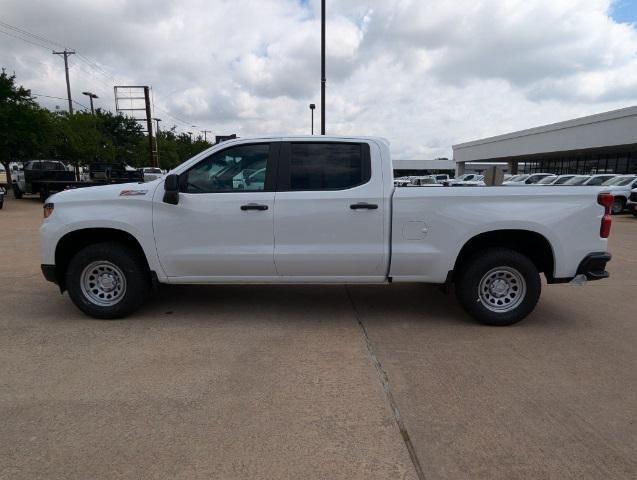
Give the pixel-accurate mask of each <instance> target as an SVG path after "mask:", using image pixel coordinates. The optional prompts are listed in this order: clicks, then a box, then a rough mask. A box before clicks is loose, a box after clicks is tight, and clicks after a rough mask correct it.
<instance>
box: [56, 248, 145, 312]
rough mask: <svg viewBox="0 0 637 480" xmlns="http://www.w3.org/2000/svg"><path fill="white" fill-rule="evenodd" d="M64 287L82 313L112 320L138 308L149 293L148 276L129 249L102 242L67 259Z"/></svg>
mask: <svg viewBox="0 0 637 480" xmlns="http://www.w3.org/2000/svg"><path fill="white" fill-rule="evenodd" d="M66 286H67V289H68V291H69V296H70V297H71V300H73V303H74V304H75V306H76V307H77V308H79V309H80V310H82V311H83V312H84V313H86V314H87V315H90V316H91V317H95V318H101V319H115V318H122V317H125V316H126V315H128V314H130V313H132V312H134V311H135V310H137V309H138V308H139V307H140V306H141V304H142V303H143V302H144V300H145V299H146V297H147V296H148V293H149V291H150V276H149V273H148V268H147V266H146V265H145V263H144V261H143V259H141V258H140V257H139V255H138V254H137V252H135V251H134V250H133V249H132V248H130V247H128V246H126V245H123V244H120V243H116V242H104V243H97V244H94V245H89V246H88V247H85V248H83V249H82V250H80V251H79V252H78V253H77V254H76V255H75V256H74V257H73V258H72V259H71V261H70V263H69V266H68V268H67V271H66Z"/></svg>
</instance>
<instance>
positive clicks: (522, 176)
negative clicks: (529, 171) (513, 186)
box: [509, 175, 531, 182]
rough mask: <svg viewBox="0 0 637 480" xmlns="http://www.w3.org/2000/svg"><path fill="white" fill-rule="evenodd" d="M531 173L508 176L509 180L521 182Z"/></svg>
mask: <svg viewBox="0 0 637 480" xmlns="http://www.w3.org/2000/svg"><path fill="white" fill-rule="evenodd" d="M530 176H531V175H517V176H515V177H513V178H509V181H510V182H523V181H524V180H526V179H527V178H529V177H530Z"/></svg>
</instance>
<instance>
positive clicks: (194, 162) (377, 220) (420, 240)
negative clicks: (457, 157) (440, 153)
mask: <svg viewBox="0 0 637 480" xmlns="http://www.w3.org/2000/svg"><path fill="white" fill-rule="evenodd" d="M261 168H265V169H266V175H265V183H264V185H263V188H261V189H260V190H248V189H246V188H244V187H245V185H244V184H242V183H236V182H235V181H234V179H235V178H237V177H238V176H240V175H241V174H242V172H244V171H245V170H249V171H257V170H259V169H261ZM220 193H221V195H220ZM275 196H276V202H275ZM611 205H612V196H611V195H609V194H607V193H599V192H597V191H594V190H592V189H590V188H580V189H563V188H556V187H544V188H542V187H533V188H525V187H520V188H516V189H511V188H507V187H499V186H498V187H491V188H489V189H486V188H485V189H481V188H480V189H479V188H467V189H462V191H459V190H458V189H455V188H394V185H393V177H392V162H391V157H390V154H389V145H388V143H387V142H386V141H385V140H383V139H380V138H372V137H331V136H325V137H321V139H320V140H319V139H317V137H315V136H302V137H285V138H280V137H272V138H257V139H245V138H243V139H236V140H230V141H226V142H223V143H221V144H217V145H215V146H213V147H211V148H209V149H207V150H205V151H204V152H202V153H200V154H199V155H197V156H195V157H193V158H191V159H190V160H188V161H186V162H184V163H182V164H181V165H179V166H178V167H176V168H175V169H174V170H172V171H171V172H170V173H169V174H168V175H167V176H166V177H165V178H164V179H158V180H154V181H152V182H149V183H145V184H138V183H131V184H128V185H107V186H101V187H94V188H85V189H75V190H68V191H65V192H61V193H58V194H55V195H53V196H52V197H51V198H49V200H48V202H47V204H46V205H45V206H44V216H45V219H44V221H43V223H42V226H41V227H40V237H41V238H40V240H41V243H40V244H41V248H40V251H41V259H42V260H41V263H42V272H43V274H44V276H45V278H46V279H48V280H50V281H54V282H56V283H57V284H58V285H59V286H60V289H61V291H65V290H68V292H69V296H70V297H71V299H72V300H73V302H74V303H75V305H76V306H77V307H78V308H79V309H80V310H82V311H83V312H84V313H86V314H88V315H91V316H94V317H97V318H119V317H123V316H126V315H128V314H130V313H132V312H133V311H134V310H135V309H137V308H138V307H139V306H140V305H141V304H142V303H143V301H144V299H145V298H146V297H147V294H148V292H149V290H150V286H151V284H152V282H153V281H157V282H160V283H173V284H174V283H182V284H183V283H198V284H215V283H216V284H218V283H280V284H289V283H319V284H326V283H365V284H369V283H401V282H416V283H433V284H446V285H450V284H455V291H456V295H457V297H458V300H459V302H460V304H461V305H462V306H463V307H464V308H465V310H466V311H467V312H468V313H469V314H470V315H472V316H473V317H475V318H476V319H478V320H479V321H481V322H483V323H485V324H489V325H509V324H512V323H515V322H517V321H519V320H521V319H523V318H524V317H526V316H527V315H528V314H529V313H530V312H531V311H532V310H533V309H534V307H535V305H536V303H537V301H538V299H539V295H540V290H541V280H540V273H541V272H542V273H544V275H545V277H546V279H547V282H548V283H563V282H568V281H571V280H573V279H575V277H577V280H578V281H579V280H584V279H589V280H597V279H602V278H606V277H607V276H608V272H606V270H605V267H606V263H607V262H608V261H609V260H610V255H609V254H608V253H606V250H607V247H608V240H607V238H608V235H609V232H610V225H611V216H610V208H611ZM558 206H559V207H558Z"/></svg>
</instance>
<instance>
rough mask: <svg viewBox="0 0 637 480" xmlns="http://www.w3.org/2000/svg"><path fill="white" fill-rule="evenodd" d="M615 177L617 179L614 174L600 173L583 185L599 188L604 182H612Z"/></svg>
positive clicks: (592, 176)
mask: <svg viewBox="0 0 637 480" xmlns="http://www.w3.org/2000/svg"><path fill="white" fill-rule="evenodd" d="M615 177H617V175H615V174H614V173H600V174H596V175H591V176H590V178H589V179H588V180H586V181H585V182H584V183H583V185H587V186H589V187H598V186H600V185H602V184H603V183H604V182H607V181H608V180H612V179H613V178H615Z"/></svg>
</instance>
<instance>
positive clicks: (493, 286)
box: [456, 248, 542, 326]
mask: <svg viewBox="0 0 637 480" xmlns="http://www.w3.org/2000/svg"><path fill="white" fill-rule="evenodd" d="M541 289H542V283H541V281H540V274H539V272H538V270H537V268H536V267H535V265H534V264H533V262H532V261H531V260H530V259H529V258H528V257H526V256H525V255H522V254H521V253H519V252H517V251H515V250H510V249H506V248H493V249H487V250H482V251H481V252H478V253H477V254H475V255H474V256H473V257H471V258H470V259H469V260H468V261H467V262H465V263H464V264H463V265H462V267H461V270H460V272H458V277H457V282H456V295H457V297H458V301H459V302H460V304H461V305H462V307H463V308H464V309H465V310H466V311H467V313H469V315H471V316H472V317H474V318H475V319H476V320H478V321H479V322H480V323H483V324H485V325H493V326H505V325H512V324H514V323H516V322H519V321H520V320H522V319H524V318H525V317H526V316H527V315H528V314H529V313H531V312H532V311H533V309H534V308H535V305H536V304H537V301H538V299H539V298H540V292H541Z"/></svg>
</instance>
